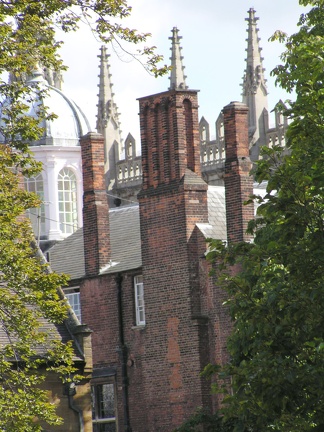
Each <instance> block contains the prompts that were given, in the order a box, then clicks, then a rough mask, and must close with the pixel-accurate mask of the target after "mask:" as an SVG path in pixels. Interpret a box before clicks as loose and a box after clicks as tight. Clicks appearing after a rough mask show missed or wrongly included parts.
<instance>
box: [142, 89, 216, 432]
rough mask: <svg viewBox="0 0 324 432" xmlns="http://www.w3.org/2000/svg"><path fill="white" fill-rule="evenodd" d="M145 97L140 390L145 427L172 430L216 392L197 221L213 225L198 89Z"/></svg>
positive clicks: (202, 248)
mask: <svg viewBox="0 0 324 432" xmlns="http://www.w3.org/2000/svg"><path fill="white" fill-rule="evenodd" d="M139 102H140V121H141V140H142V170H143V186H142V190H141V192H140V193H139V194H138V200H139V207H140V222H141V240H142V262H143V281H144V292H145V317H146V327H145V340H144V333H143V339H142V340H143V346H145V356H143V358H142V367H143V372H142V373H143V379H142V384H141V389H138V394H139V395H141V397H146V398H147V402H146V415H147V422H146V427H145V428H144V429H145V431H153V430H154V431H157V430H158V431H160V432H169V431H170V430H174V429H175V428H176V427H178V426H179V425H180V424H181V423H182V422H183V420H184V419H185V418H188V417H189V416H190V415H191V414H192V412H193V411H194V410H195V408H196V407H197V406H204V403H205V399H204V397H205V395H206V394H207V393H208V392H209V389H206V388H205V383H204V382H203V380H202V378H201V377H200V375H199V374H200V372H201V371H202V369H203V368H204V366H205V365H206V364H207V363H208V359H207V358H206V357H207V355H205V352H206V351H207V350H206V349H205V345H204V344H203V343H200V337H202V338H205V336H206V331H207V326H206V325H205V321H203V323H202V321H201V320H200V319H199V318H197V317H198V316H199V317H200V300H199V293H200V281H199V278H198V274H199V263H200V261H201V257H202V256H204V252H205V251H206V243H205V239H204V238H202V237H203V236H202V235H201V233H200V231H199V230H198V229H197V227H196V224H197V223H208V211H207V184H206V183H205V182H204V181H203V179H202V178H201V175H200V174H201V169H200V152H199V133H198V101H197V92H196V91H193V90H170V91H168V92H164V93H160V94H157V95H153V96H148V97H146V98H141V99H139ZM201 335H203V336H201ZM201 347H204V349H201ZM189 364H190V371H189V368H188V367H187V365H189ZM137 397H138V395H137ZM144 429H143V430H144Z"/></svg>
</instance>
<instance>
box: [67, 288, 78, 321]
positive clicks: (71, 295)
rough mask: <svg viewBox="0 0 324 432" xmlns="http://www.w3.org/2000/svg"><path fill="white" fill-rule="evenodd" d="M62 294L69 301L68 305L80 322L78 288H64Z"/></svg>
mask: <svg viewBox="0 0 324 432" xmlns="http://www.w3.org/2000/svg"><path fill="white" fill-rule="evenodd" d="M64 294H65V297H66V298H67V300H68V302H69V305H70V306H71V309H72V310H73V312H74V313H75V315H76V317H77V318H78V320H79V321H80V322H81V300H80V289H79V288H78V287H72V288H64Z"/></svg>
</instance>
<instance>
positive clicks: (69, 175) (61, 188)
mask: <svg viewBox="0 0 324 432" xmlns="http://www.w3.org/2000/svg"><path fill="white" fill-rule="evenodd" d="M58 198H59V218H60V229H61V231H62V232H63V233H65V234H71V233H73V232H74V231H75V230H76V229H77V226H78V214H77V196H76V177H75V174H74V172H73V171H71V170H70V169H68V168H64V169H62V170H61V171H60V173H59V176H58Z"/></svg>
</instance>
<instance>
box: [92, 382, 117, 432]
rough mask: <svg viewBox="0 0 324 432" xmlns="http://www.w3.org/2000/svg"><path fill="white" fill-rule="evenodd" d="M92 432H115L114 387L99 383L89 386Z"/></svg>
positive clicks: (110, 384)
mask: <svg viewBox="0 0 324 432" xmlns="http://www.w3.org/2000/svg"><path fill="white" fill-rule="evenodd" d="M91 396H92V423H93V432H117V427H116V414H115V385H114V384H113V383H100V384H95V385H92V386H91Z"/></svg>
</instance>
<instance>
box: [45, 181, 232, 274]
mask: <svg viewBox="0 0 324 432" xmlns="http://www.w3.org/2000/svg"><path fill="white" fill-rule="evenodd" d="M208 214H209V224H198V228H199V229H200V230H201V232H202V233H203V235H205V237H206V238H207V237H212V238H217V239H221V240H225V239H226V220H225V191H224V187H222V186H209V187H208ZM109 223H110V243H111V262H110V263H107V267H106V268H105V269H102V271H101V274H108V273H116V272H121V271H127V270H132V269H137V268H139V267H141V266H142V256H141V238H140V223H139V207H138V205H131V206H123V207H117V208H114V209H111V210H110V211H109ZM50 265H51V268H52V269H53V270H54V271H57V272H59V273H66V274H68V275H70V277H71V280H77V279H81V278H82V277H84V275H85V268H84V253H83V230H82V228H80V229H79V230H78V231H76V232H75V233H74V234H72V235H71V236H69V237H68V238H67V239H65V240H63V241H62V242H60V243H57V244H56V245H55V246H53V248H51V249H50Z"/></svg>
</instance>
